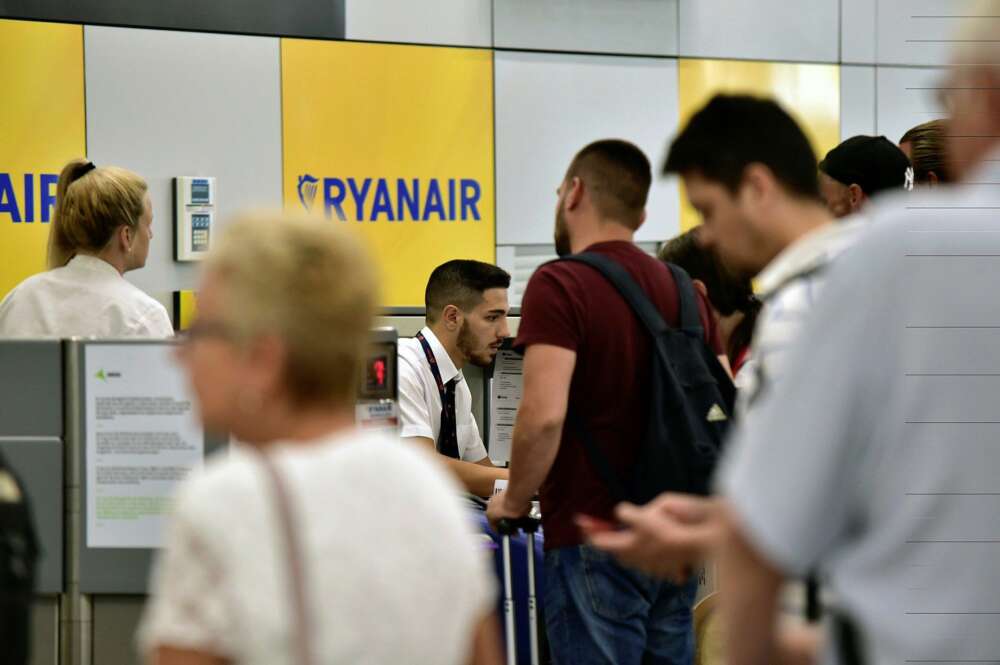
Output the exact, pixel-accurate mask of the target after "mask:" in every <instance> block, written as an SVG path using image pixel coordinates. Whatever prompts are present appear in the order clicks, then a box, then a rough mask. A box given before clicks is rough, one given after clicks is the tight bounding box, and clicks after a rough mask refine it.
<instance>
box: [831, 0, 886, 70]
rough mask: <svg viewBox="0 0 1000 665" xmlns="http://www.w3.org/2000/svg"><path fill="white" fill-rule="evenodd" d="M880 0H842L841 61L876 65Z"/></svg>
mask: <svg viewBox="0 0 1000 665" xmlns="http://www.w3.org/2000/svg"><path fill="white" fill-rule="evenodd" d="M877 8H878V0H840V60H841V62H854V63H864V64H874V63H875V50H876V34H877V31H876V27H877V23H878V20H877V16H878V12H877Z"/></svg>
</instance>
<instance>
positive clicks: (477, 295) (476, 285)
mask: <svg viewBox="0 0 1000 665" xmlns="http://www.w3.org/2000/svg"><path fill="white" fill-rule="evenodd" d="M506 288H510V274H509V273H508V272H507V271H506V270H504V269H503V268H500V267H497V266H495V265H493V264H492V263H483V262H482V261H472V260H470V259H455V260H454V261H448V262H447V263H442V264H441V265H439V266H438V267H437V268H435V269H434V272H432V273H431V276H430V279H428V280H427V290H426V291H425V292H424V305H425V306H426V307H427V320H428V321H430V322H431V323H433V322H434V321H436V320H437V317H438V315H440V313H441V311H442V310H443V309H444V308H445V307H447V306H448V305H454V306H455V307H458V308H459V309H460V310H462V311H463V312H468V311H469V310H471V309H473V308H475V306H476V305H478V304H479V303H480V301H482V299H483V291H486V290H487V289H506Z"/></svg>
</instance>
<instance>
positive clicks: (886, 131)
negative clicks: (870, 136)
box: [876, 67, 947, 143]
mask: <svg viewBox="0 0 1000 665" xmlns="http://www.w3.org/2000/svg"><path fill="white" fill-rule="evenodd" d="M946 73H947V70H945V69H933V68H915V67H879V68H878V78H877V95H878V97H877V100H878V101H877V104H878V111H877V116H876V129H877V131H878V133H879V134H883V135H885V137H886V138H888V139H889V140H890V141H892V142H894V143H895V142H896V141H898V140H899V139H900V137H901V136H902V135H903V134H904V133H905V132H906V130H908V129H910V128H911V127H913V126H915V125H919V124H920V123H922V122H926V121H928V120H933V119H934V118H943V117H945V113H944V111H943V110H942V109H941V106H940V105H939V104H938V102H937V98H936V97H937V95H936V92H937V91H936V90H934V89H933V88H935V87H937V86H939V85H941V81H942V80H943V78H944V76H945V74H946Z"/></svg>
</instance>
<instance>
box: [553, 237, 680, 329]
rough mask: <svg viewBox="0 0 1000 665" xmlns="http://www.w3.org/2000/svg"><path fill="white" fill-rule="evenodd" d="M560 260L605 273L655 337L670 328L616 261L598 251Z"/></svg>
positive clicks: (640, 288)
mask: <svg viewBox="0 0 1000 665" xmlns="http://www.w3.org/2000/svg"><path fill="white" fill-rule="evenodd" d="M560 260H561V261H576V262H577V263H585V264H587V265H588V266H590V267H591V268H593V269H594V270H596V271H597V272H599V273H601V274H602V275H604V277H605V279H607V280H608V281H609V282H611V284H612V285H613V286H614V287H615V288H616V289H617V290H618V293H620V294H621V296H622V298H624V299H625V302H627V303H628V304H629V306H630V307H631V308H632V311H633V312H635V315H636V316H637V317H639V321H641V322H642V325H644V326H645V327H646V329H647V330H648V331H649V333H650V334H651V335H653V336H654V337H658V336H659V335H662V334H663V333H665V332H666V331H667V330H668V329H669V328H668V326H667V323H666V322H665V321H664V320H663V316H662V315H661V314H660V312H659V310H657V309H656V306H655V305H653V303H652V302H650V300H649V297H648V296H647V295H646V292H645V291H643V290H642V287H641V286H639V285H638V284H637V283H636V281H635V280H634V279H632V275H630V274H629V273H628V271H627V270H625V268H623V267H622V266H621V265H620V264H618V263H617V262H616V261H614V260H612V259H609V258H608V257H606V256H604V255H603V254H597V253H596V252H583V253H581V254H573V255H571V256H565V257H563V258H562V259H560Z"/></svg>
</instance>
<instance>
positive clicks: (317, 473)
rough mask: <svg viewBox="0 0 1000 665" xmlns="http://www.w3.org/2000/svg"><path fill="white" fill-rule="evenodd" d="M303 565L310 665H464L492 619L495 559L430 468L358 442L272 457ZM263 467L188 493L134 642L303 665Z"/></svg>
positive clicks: (218, 464)
mask: <svg viewBox="0 0 1000 665" xmlns="http://www.w3.org/2000/svg"><path fill="white" fill-rule="evenodd" d="M269 454H271V455H272V456H273V458H274V460H275V463H276V465H277V467H278V469H279V470H280V473H281V475H282V476H283V478H284V481H285V483H284V484H285V485H286V487H287V489H288V494H289V503H290V504H291V511H292V514H293V517H294V523H295V525H296V530H297V532H298V538H299V542H300V543H301V550H302V552H303V557H302V558H303V568H304V572H303V578H304V579H303V582H304V586H305V589H306V594H305V595H306V604H307V607H308V611H309V612H310V613H311V623H312V626H313V654H314V660H315V662H316V663H352V664H356V665H397V664H399V663H428V664H431V663H433V664H434V665H460V664H461V665H464V664H465V663H466V662H467V659H468V655H469V653H470V649H471V637H472V634H473V631H474V628H475V626H476V625H477V624H478V622H479V621H481V620H482V619H483V618H484V617H486V616H487V614H489V613H491V612H492V611H493V609H494V607H495V604H494V603H495V596H494V594H495V589H494V587H495V584H494V582H493V578H492V576H491V575H490V573H489V572H488V570H487V568H486V564H487V561H488V560H489V561H491V560H492V559H488V557H490V555H489V553H488V552H487V551H486V550H484V548H483V545H482V541H481V539H479V538H478V537H477V536H476V535H475V534H474V532H473V531H474V524H473V522H472V520H471V519H470V517H469V516H468V515H467V514H465V512H464V510H463V508H462V505H461V499H460V496H459V489H458V486H457V485H456V483H455V481H454V480H452V478H451V476H450V475H448V473H447V472H446V471H444V470H443V468H440V467H439V465H438V464H437V462H436V461H435V460H434V459H433V457H432V456H431V454H430V453H428V452H426V451H424V450H423V449H420V448H418V447H416V446H415V445H413V444H407V443H405V442H400V441H398V440H394V439H390V438H389V437H386V436H384V435H380V434H376V433H371V432H368V433H365V432H361V431H358V430H351V431H349V432H346V433H341V434H339V435H336V436H334V437H331V438H329V439H327V440H325V441H322V442H317V443H315V444H313V445H310V446H301V445H299V446H287V445H279V446H277V447H276V448H275V449H274V450H273V451H272V452H271V453H269ZM265 474H266V471H265V469H264V468H263V467H262V464H261V461H260V460H259V459H257V458H256V453H255V452H254V451H252V450H247V449H234V450H233V452H232V453H231V454H229V455H225V456H221V457H216V458H215V459H213V460H211V461H210V462H209V463H208V464H207V465H206V467H205V468H204V469H203V470H201V471H196V472H194V474H193V475H192V476H191V477H190V478H189V479H188V480H187V481H186V482H185V483H184V484H183V486H182V488H181V489H180V491H179V493H178V495H177V498H176V500H175V503H174V507H173V511H172V515H171V517H170V520H169V522H168V529H167V536H166V547H165V549H164V550H162V551H161V552H160V556H159V559H158V561H157V564H156V567H155V568H154V574H153V584H152V596H151V598H150V601H149V604H148V605H147V607H146V613H145V616H144V617H143V621H142V624H141V627H140V630H139V642H140V645H141V647H142V649H143V651H144V652H146V653H148V651H149V649H152V648H154V647H155V646H157V645H169V646H174V647H178V648H187V649H194V650H199V651H205V652H210V653H213V654H217V655H219V656H222V657H224V658H228V659H229V660H231V661H232V662H233V663H236V664H237V665H293V663H294V662H295V652H294V650H293V648H292V646H293V644H294V636H295V633H294V632H293V624H292V622H293V620H294V619H293V617H294V612H293V610H292V605H291V593H290V591H289V585H288V584H289V583H288V571H289V568H288V559H287V553H286V549H285V547H286V542H285V540H284V538H283V535H282V533H283V532H282V531H281V529H280V524H281V523H280V522H279V521H278V520H279V518H278V513H277V508H276V504H275V503H274V493H273V491H272V485H271V483H270V479H269V477H268V476H267V475H265Z"/></svg>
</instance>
